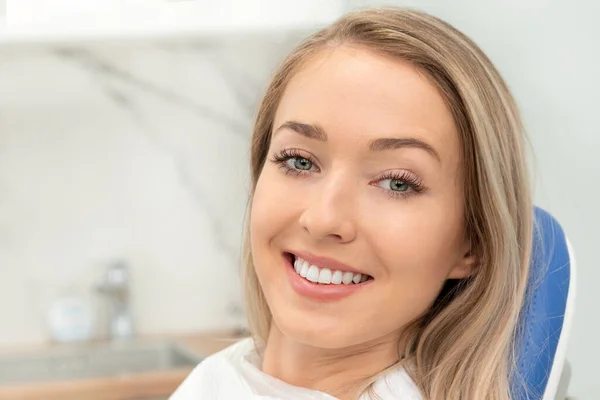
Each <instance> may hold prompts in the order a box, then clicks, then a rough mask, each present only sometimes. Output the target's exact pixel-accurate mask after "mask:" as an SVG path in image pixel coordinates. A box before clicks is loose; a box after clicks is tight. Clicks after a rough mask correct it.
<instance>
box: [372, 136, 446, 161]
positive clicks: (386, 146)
mask: <svg viewBox="0 0 600 400" xmlns="http://www.w3.org/2000/svg"><path fill="white" fill-rule="evenodd" d="M403 147H413V148H417V149H423V150H425V151H426V152H428V153H429V154H431V155H432V156H433V157H434V158H435V159H436V160H437V161H438V162H440V163H441V161H442V159H441V158H440V155H439V154H438V152H437V151H435V149H434V148H433V146H431V145H430V144H429V143H426V142H424V141H422V140H419V139H416V138H380V139H375V140H371V142H370V143H369V149H370V150H371V151H384V150H394V149H400V148H403Z"/></svg>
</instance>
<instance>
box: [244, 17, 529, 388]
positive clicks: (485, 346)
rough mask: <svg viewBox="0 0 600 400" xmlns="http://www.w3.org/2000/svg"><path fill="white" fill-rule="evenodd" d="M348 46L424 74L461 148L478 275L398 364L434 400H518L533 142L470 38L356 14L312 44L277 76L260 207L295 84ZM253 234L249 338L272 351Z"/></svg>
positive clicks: (448, 294) (445, 302) (455, 290)
mask: <svg viewBox="0 0 600 400" xmlns="http://www.w3.org/2000/svg"><path fill="white" fill-rule="evenodd" d="M344 44H349V45H355V46H362V47H365V48H366V49H369V50H370V51H374V52H376V53H378V54H380V55H382V56H386V57H391V58H395V59H402V60H405V61H407V62H410V63H412V64H413V65H415V66H416V67H418V69H420V70H421V71H422V72H423V73H424V74H425V75H426V76H428V77H429V78H430V80H431V81H432V82H433V83H434V84H435V85H436V86H437V87H438V89H439V91H440V93H441V95H442V96H443V97H444V99H445V101H446V103H447V105H448V107H449V109H450V111H451V113H452V115H453V117H454V120H455V122H456V125H457V128H458V131H459V135H460V139H461V143H462V157H463V174H464V193H465V199H466V201H465V228H466V232H467V234H468V235H469V238H470V239H471V241H472V246H473V247H472V251H473V252H474V254H475V255H476V256H477V260H478V263H477V268H476V270H475V272H474V273H473V275H472V276H471V277H469V278H468V279H466V280H462V281H459V282H458V283H457V284H451V283H450V282H449V284H448V285H447V287H446V289H447V290H442V292H441V293H440V295H439V296H438V298H437V300H436V302H435V304H434V306H433V307H432V308H431V309H430V310H429V312H428V313H427V314H426V315H424V316H423V317H422V318H419V319H418V320H417V321H413V322H412V323H411V324H410V325H409V326H408V327H407V329H406V330H405V334H406V337H405V338H404V339H405V340H404V343H407V345H406V346H405V348H403V349H402V351H403V354H399V359H401V358H404V359H406V360H411V361H412V362H411V365H413V368H412V369H409V373H410V374H411V375H412V377H413V379H414V381H415V383H416V384H417V386H418V387H419V388H420V390H421V391H422V393H423V395H424V397H425V398H427V399H456V400H458V399H486V400H505V399H510V398H511V393H510V392H511V390H510V383H511V379H512V377H513V374H514V371H515V368H514V364H513V363H514V360H515V354H514V347H515V346H514V343H515V338H516V334H517V331H518V329H517V326H518V317H519V312H520V309H521V307H522V304H523V301H524V297H525V288H526V283H527V278H528V272H529V257H530V252H531V241H532V229H533V206H532V202H531V194H530V185H529V177H528V172H527V165H526V158H525V137H524V133H523V129H522V125H521V121H520V117H519V114H518V110H517V107H516V105H515V102H514V100H513V98H512V96H511V94H510V92H509V89H508V88H507V86H506V84H505V82H504V81H503V79H502V77H501V76H500V74H499V73H498V71H497V70H496V69H495V68H494V66H493V65H492V63H491V62H490V60H489V59H488V58H487V57H486V56H485V54H484V53H483V52H482V51H481V50H480V49H479V48H478V47H477V45H476V44H475V43H473V42H472V41H471V40H470V39H469V38H467V37H466V36H465V35H464V34H462V33H461V32H459V31H458V30H456V29H455V28H453V27H452V26H450V25H449V24H447V23H445V22H444V21H441V20H440V19H438V18H435V17H433V16H430V15H427V14H425V13H422V12H418V11H414V10H408V9H403V8H384V9H371V10H363V11H357V12H354V13H350V14H347V15H345V16H343V17H342V18H341V19H339V20H338V21H337V22H335V23H334V24H332V25H331V26H329V27H327V28H325V29H323V30H321V31H319V32H317V33H315V34H314V35H312V36H310V37H309V38H308V39H306V40H305V41H304V42H303V43H301V44H300V45H299V46H298V47H297V48H296V49H295V50H294V51H293V52H292V53H291V54H290V55H289V56H288V57H287V58H286V59H285V60H284V62H283V63H282V65H281V66H280V67H279V69H277V70H276V72H275V73H274V76H273V78H272V80H271V82H270V84H269V86H268V89H267V91H266V94H265V96H264V99H263V100H262V103H261V105H260V108H259V112H258V116H257V119H256V122H255V125H254V132H253V136H252V143H251V180H252V182H251V183H252V186H251V197H250V207H251V202H252V195H253V193H254V189H255V187H256V182H257V180H258V178H259V175H260V173H261V170H262V168H263V165H264V163H265V159H266V156H267V152H268V149H269V145H270V140H271V135H272V129H273V120H274V117H275V113H276V110H277V107H278V104H279V102H280V100H281V97H282V95H283V93H284V90H285V88H286V85H287V83H288V82H289V81H290V79H291V78H292V77H293V76H294V74H295V73H296V72H297V71H298V70H299V69H300V68H301V67H302V65H303V64H304V63H305V62H307V61H308V60H310V59H311V57H312V56H313V55H314V54H316V53H318V52H319V51H322V50H323V49H326V48H332V47H335V46H340V45H344ZM249 222H250V218H249V217H248V218H247V221H246V230H245V234H246V236H245V243H244V247H245V248H244V271H243V272H244V289H245V296H246V307H247V314H248V319H249V326H250V331H251V333H252V335H253V337H254V339H255V341H256V342H257V345H259V346H264V344H265V342H266V339H267V335H268V331H269V327H270V324H271V318H272V317H271V313H270V311H269V307H268V305H267V303H266V301H265V298H264V295H263V292H262V290H261V287H260V284H259V282H258V279H257V276H256V273H255V271H254V265H253V262H252V253H251V248H250V240H249V239H250V238H249ZM382 372H385V371H382ZM378 376H379V375H378ZM376 378H377V377H373V379H372V380H371V381H370V382H368V383H372V382H374V380H375V379H376Z"/></svg>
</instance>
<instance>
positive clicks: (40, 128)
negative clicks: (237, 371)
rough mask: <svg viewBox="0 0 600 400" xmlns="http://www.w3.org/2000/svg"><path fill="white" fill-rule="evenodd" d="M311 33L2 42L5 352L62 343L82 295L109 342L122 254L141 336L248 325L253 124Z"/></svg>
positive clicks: (1, 306) (0, 276)
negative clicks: (100, 284) (245, 299)
mask: <svg viewBox="0 0 600 400" xmlns="http://www.w3.org/2000/svg"><path fill="white" fill-rule="evenodd" d="M301 36H302V35H301V34H291V33H290V34H277V35H268V36H266V37H261V36H260V35H239V36H236V35H229V36H227V37H222V38H216V37H213V38H205V39H197V40H192V39H190V40H181V41H176V40H171V41H168V42H167V41H165V42H160V43H158V42H153V43H146V42H140V41H134V42H122V43H118V42H115V41H113V42H110V43H94V44H85V43H80V44H70V45H57V44H55V45H43V46H42V45H37V46H33V45H26V46H25V45H24V46H11V47H9V46H4V47H2V48H0V345H1V344H14V343H35V342H43V341H45V340H47V338H48V331H47V326H46V325H47V324H46V318H47V317H46V316H47V310H48V307H49V306H50V305H51V304H52V302H53V301H54V300H56V299H57V298H60V297H63V296H73V295H74V296H77V297H79V298H82V299H84V300H85V301H87V302H89V304H90V305H91V306H92V307H93V309H94V310H95V311H96V312H97V316H98V319H97V323H96V333H97V335H98V336H102V335H105V334H106V330H107V328H106V321H105V315H104V314H103V310H104V309H103V303H102V301H101V298H99V297H98V295H97V294H96V293H95V292H94V290H93V286H94V284H95V282H96V281H97V280H98V279H99V278H100V277H101V275H102V273H103V271H104V269H105V268H106V266H107V265H108V264H109V263H110V262H112V261H113V260H116V259H122V260H125V261H126V262H127V263H128V264H129V266H130V268H131V270H132V290H133V298H132V307H133V311H134V317H135V324H136V329H137V331H138V332H139V333H142V334H152V333H166V332H191V331H197V330H201V329H213V328H222V327H232V326H237V325H239V324H242V323H243V320H244V319H243V315H242V314H241V312H240V310H241V309H240V304H241V303H240V297H241V294H240V293H241V292H240V288H239V266H240V244H241V231H242V230H241V227H242V221H243V218H244V213H245V207H246V202H247V191H248V156H249V152H248V150H249V149H248V147H249V137H250V132H251V127H252V120H253V116H254V113H255V111H256V107H257V102H258V101H259V99H260V96H261V94H262V92H263V90H264V87H265V84H266V81H267V79H268V77H269V75H270V73H271V72H272V70H273V68H274V67H275V66H276V65H277V63H278V62H279V61H280V60H281V59H282V57H283V56H284V55H285V53H286V52H287V51H288V50H289V49H290V48H292V47H293V45H294V44H295V43H297V41H298V39H299V37H301Z"/></svg>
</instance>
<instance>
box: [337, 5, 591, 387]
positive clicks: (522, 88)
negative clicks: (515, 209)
mask: <svg viewBox="0 0 600 400" xmlns="http://www.w3.org/2000/svg"><path fill="white" fill-rule="evenodd" d="M376 4H395V5H405V6H410V7H415V8H419V9H422V10H424V11H428V12H430V13H432V14H434V15H436V16H438V17H441V18H444V19H446V20H447V21H449V22H450V23H452V24H454V25H455V26H456V27H457V28H459V29H461V30H462V31H464V32H465V33H467V34H468V35H469V36H471V37H472V38H473V39H474V40H475V41H476V42H477V43H478V44H479V45H480V46H481V47H482V48H483V49H484V51H486V52H487V53H488V54H489V55H490V57H491V58H492V60H493V61H494V62H495V63H496V65H497V66H498V68H499V69H500V71H501V73H502V74H503V75H504V77H505V79H506V80H507V81H508V84H509V85H510V86H511V88H512V90H513V93H514V95H515V96H516V98H517V101H518V103H519V105H520V107H521V109H522V112H523V116H524V119H525V123H526V127H527V130H528V133H529V136H530V138H531V140H532V142H533V147H534V151H535V154H536V158H537V160H536V163H537V167H536V168H537V174H538V178H537V179H538V182H537V185H536V197H535V199H536V203H537V204H538V205H540V206H542V207H544V208H546V209H547V210H549V211H550V212H551V213H552V214H554V216H555V217H557V218H558V220H559V221H560V222H561V223H562V224H563V227H564V228H565V230H566V232H567V234H568V236H569V238H570V240H571V241H572V243H573V247H574V249H575V253H576V256H577V265H578V283H577V284H578V297H577V309H576V315H575V321H574V328H573V331H572V336H571V340H570V348H569V356H568V358H569V360H570V361H572V363H573V369H574V376H573V380H572V382H571V386H570V393H571V394H572V395H574V396H576V397H578V398H580V399H599V398H600V380H599V379H598V377H597V376H596V374H597V370H598V369H597V363H598V360H599V359H600V342H599V338H600V309H599V308H600V290H598V285H599V284H600V268H599V263H598V261H597V260H598V248H599V245H600V230H599V227H600V185H599V184H598V183H599V182H600V160H599V157H598V155H599V153H600V110H599V108H600V44H599V43H600V24H598V18H600V2H598V1H596V0H574V1H554V0H518V1H517V0H511V1H506V0H486V1H481V0H454V1H447V0H413V1H372V0H350V1H348V3H347V6H348V9H350V8H354V7H362V6H365V5H376Z"/></svg>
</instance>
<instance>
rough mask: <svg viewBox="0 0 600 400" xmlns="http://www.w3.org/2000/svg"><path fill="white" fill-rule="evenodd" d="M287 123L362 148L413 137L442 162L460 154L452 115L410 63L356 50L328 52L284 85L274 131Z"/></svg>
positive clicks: (423, 76)
mask: <svg viewBox="0 0 600 400" xmlns="http://www.w3.org/2000/svg"><path fill="white" fill-rule="evenodd" d="M289 121H297V122H303V123H308V124H313V125H318V126H320V127H322V128H323V130H324V131H326V132H327V134H328V135H329V137H331V138H337V137H338V136H339V138H345V140H355V141H361V142H364V143H369V142H371V141H372V140H374V139H377V138H381V137H385V138H394V137H397V138H398V137H399V138H406V137H413V138H417V139H419V140H423V141H425V142H427V143H429V144H430V145H431V146H432V147H434V148H435V149H436V150H438V151H439V152H440V155H441V157H443V158H447V157H449V156H450V158H456V157H455V156H456V154H455V155H454V156H453V155H452V154H444V153H449V152H450V153H458V151H459V143H458V140H459V139H458V133H457V131H456V126H455V123H454V120H453V118H452V114H451V113H450V110H449V109H448V107H447V105H446V102H445V101H444V98H443V97H442V96H441V94H440V92H439V90H438V89H437V87H436V86H435V85H434V84H433V83H432V82H431V80H430V79H429V78H428V77H426V76H425V75H424V73H422V72H420V71H419V70H418V69H417V68H416V67H415V66H413V65H412V64H410V63H409V62H406V61H403V60H397V59H392V58H388V57H383V56H380V55H377V54H375V53H374V52H371V51H369V50H366V49H364V48H360V47H350V46H339V47H336V48H332V49H327V50H324V51H322V52H320V53H318V54H317V55H315V56H313V58H312V59H311V60H309V61H308V62H306V63H305V64H304V65H303V67H302V69H301V70H300V71H299V72H298V73H297V74H296V75H294V76H293V77H292V78H291V80H290V82H289V83H288V86H287V88H286V90H285V93H284V95H283V97H282V99H281V102H280V104H279V107H278V109H277V113H276V116H275V123H274V129H275V130H277V129H278V128H279V127H280V126H281V125H283V124H285V123H286V122H289Z"/></svg>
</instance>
